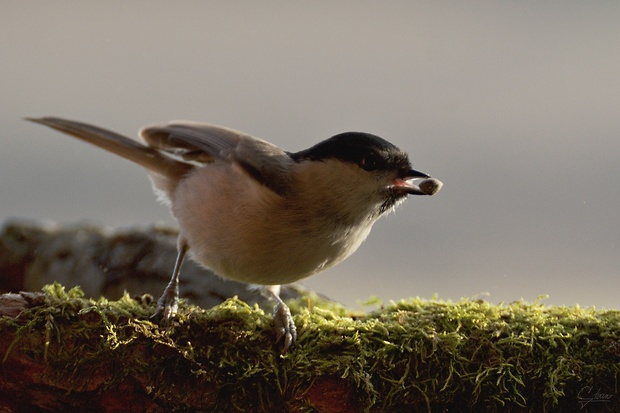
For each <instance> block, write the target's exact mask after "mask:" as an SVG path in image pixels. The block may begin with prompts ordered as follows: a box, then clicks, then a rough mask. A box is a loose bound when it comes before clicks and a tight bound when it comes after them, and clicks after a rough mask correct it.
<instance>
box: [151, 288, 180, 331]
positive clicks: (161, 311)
mask: <svg viewBox="0 0 620 413" xmlns="http://www.w3.org/2000/svg"><path fill="white" fill-rule="evenodd" d="M169 287H170V285H168V287H166V289H165V290H164V293H163V294H162V296H161V297H160V298H159V300H158V301H157V309H156V310H155V313H153V315H152V316H151V320H161V321H162V322H163V324H164V325H167V324H169V323H170V321H171V320H172V319H173V318H174V317H175V316H176V315H177V311H178V310H179V289H178V287H177V288H174V287H172V288H169Z"/></svg>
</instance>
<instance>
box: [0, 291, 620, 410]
mask: <svg viewBox="0 0 620 413" xmlns="http://www.w3.org/2000/svg"><path fill="white" fill-rule="evenodd" d="M289 304H290V306H291V309H292V311H293V313H294V319H295V322H296V324H297V328H298V331H299V339H298V342H297V344H296V346H295V347H293V348H292V349H291V350H290V351H289V352H288V353H286V354H281V343H275V342H274V337H275V335H274V333H273V331H272V327H271V317H270V316H269V314H265V313H264V312H263V311H262V310H261V309H260V308H259V307H258V306H249V305H247V304H245V303H244V302H242V301H240V300H238V299H236V298H234V299H230V300H227V301H226V302H224V303H223V304H221V305H219V306H217V307H214V308H212V309H210V310H205V309H202V308H200V307H196V306H192V305H189V304H187V303H185V302H184V303H182V305H181V308H180V314H179V316H178V318H177V319H176V321H175V322H174V323H173V324H172V325H170V326H167V327H162V326H160V325H158V324H156V323H154V322H152V321H151V320H150V319H149V316H150V315H151V314H152V313H153V311H154V303H153V302H151V300H149V299H148V296H145V297H135V298H132V297H130V296H128V295H124V296H123V297H122V298H121V299H119V300H117V301H108V300H106V299H103V298H102V299H99V300H92V299H86V298H84V297H83V293H82V292H81V290H80V289H78V288H73V289H71V290H69V291H66V290H65V289H64V287H62V286H61V285H59V284H54V285H50V286H47V287H46V288H44V290H43V292H42V293H21V294H8V295H4V296H2V298H1V299H0V309H2V310H3V313H4V314H5V315H3V316H2V317H0V329H1V333H0V355H1V356H2V364H1V367H2V375H1V377H0V411H2V412H9V411H15V412H26V411H28V412H29V411H63V412H73V411H75V412H78V411H79V412H82V411H88V412H164V411H181V412H183V411H207V412H211V411H213V412H234V411H240V412H262V411H265V412H289V411H291V412H297V411H303V412H313V411H315V412H364V411H368V412H417V411H421V412H427V411H430V412H443V411H445V412H448V411H449V412H466V411H473V412H482V411H484V412H542V411H550V412H551V411H567V412H572V411H580V410H581V411H588V412H593V411H619V410H620V403H619V393H618V378H619V374H620V312H619V311H616V310H611V311H600V310H599V311H597V310H594V309H591V308H585V309H584V308H579V307H551V306H544V305H542V304H540V303H533V304H527V303H524V302H515V303H511V304H504V305H494V304H490V303H488V302H484V301H478V300H462V301H458V302H446V301H437V300H431V301H426V300H421V299H410V300H407V301H400V302H397V303H392V304H390V305H387V306H385V307H384V308H382V309H380V310H378V311H376V312H372V313H369V314H354V313H351V312H350V311H348V310H346V309H344V308H342V307H340V306H338V305H336V304H334V303H332V302H328V301H322V300H321V299H320V298H318V297H317V296H315V295H309V296H307V297H305V298H303V299H300V300H293V301H290V302H289Z"/></svg>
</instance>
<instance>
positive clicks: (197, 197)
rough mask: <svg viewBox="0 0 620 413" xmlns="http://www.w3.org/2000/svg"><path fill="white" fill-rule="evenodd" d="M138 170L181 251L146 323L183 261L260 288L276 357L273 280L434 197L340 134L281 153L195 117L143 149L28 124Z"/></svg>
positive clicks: (84, 132) (397, 165) (285, 319)
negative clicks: (163, 208) (414, 202)
mask: <svg viewBox="0 0 620 413" xmlns="http://www.w3.org/2000/svg"><path fill="white" fill-rule="evenodd" d="M28 120H30V121H33V122H36V123H40V124H42V125H46V126H49V127H51V128H53V129H56V130H59V131H61V132H64V133H66V134H69V135H72V136H74V137H76V138H78V139H81V140H83V141H86V142H88V143H91V144H93V145H96V146H98V147H100V148H102V149H105V150H107V151H110V152H112V153H115V154H117V155H119V156H122V157H123V158H126V159H129V160H130V161H133V162H135V163H137V164H139V165H140V166H142V167H143V168H145V169H146V171H147V173H148V175H149V177H150V179H151V181H152V183H153V188H154V191H155V192H156V194H157V195H158V197H159V200H160V201H162V202H163V203H164V204H166V205H168V206H169V208H170V210H171V212H172V214H173V215H174V217H175V218H176V220H177V221H178V223H179V227H180V232H179V237H178V242H177V247H178V256H177V260H176V263H175V266H174V269H173V271H172V278H171V280H170V283H169V284H168V286H167V287H166V289H165V290H164V293H163V295H162V296H161V298H160V299H159V301H158V306H157V310H156V313H155V314H154V317H158V318H159V317H161V318H162V319H163V321H164V322H168V321H169V320H170V319H171V318H173V317H174V316H175V315H176V312H177V309H178V301H179V272H180V268H181V264H182V263H183V260H184V258H185V256H186V253H187V252H189V253H190V255H191V256H192V258H193V259H194V260H195V261H197V262H198V263H200V264H202V265H203V266H205V267H207V268H209V269H211V270H212V271H213V272H215V273H216V274H218V275H220V276H221V277H223V278H227V279H232V280H237V281H242V282H246V283H249V284H258V285H261V286H262V287H261V288H262V290H263V292H264V294H265V295H267V296H269V297H271V298H272V299H273V300H275V302H276V306H275V310H274V316H273V317H274V327H275V330H276V337H277V341H279V340H281V339H284V351H286V350H287V349H288V348H289V347H290V346H291V345H292V344H294V342H295V340H296V327H295V324H294V322H293V319H292V317H291V313H290V311H289V309H288V307H287V306H286V305H285V304H284V302H283V301H282V300H281V299H280V297H279V289H280V287H279V286H280V284H288V283H291V282H294V281H297V280H300V279H302V278H306V277H309V276H311V275H313V274H316V273H318V272H320V271H322V270H324V269H326V268H329V267H331V266H333V265H336V264H338V263H339V262H341V261H342V260H344V259H345V258H347V257H348V256H350V255H351V254H352V253H353V252H355V250H357V248H358V247H359V246H360V244H361V243H362V242H363V241H364V240H365V239H366V237H367V236H368V234H369V232H370V229H371V228H372V225H373V224H374V223H375V222H376V221H377V219H379V218H380V217H381V216H382V215H385V214H386V213H388V212H389V211H392V210H393V209H394V208H395V207H396V206H397V205H398V204H400V203H401V202H402V201H403V200H404V199H405V198H406V197H407V195H433V194H435V193H436V192H437V191H439V190H440V189H441V186H442V183H441V182H440V181H438V180H436V179H434V178H431V177H430V176H429V175H427V174H425V173H422V172H418V171H416V170H414V169H412V167H411V164H410V162H409V159H408V157H407V155H406V154H405V152H403V151H401V150H400V149H398V148H397V147H396V146H394V145H392V144H391V143H389V142H387V141H386V140H384V139H382V138H380V137H378V136H375V135H371V134H368V133H361V132H347V133H342V134H339V135H336V136H333V137H331V138H329V139H327V140H324V141H322V142H320V143H318V144H316V145H314V146H312V147H311V148H309V149H305V150H302V151H299V152H287V151H285V150H283V149H281V148H279V147H278V146H276V145H273V144H271V143H269V142H266V141H264V140H261V139H258V138H255V137H252V136H250V135H247V134H245V133H242V132H239V131H236V130H233V129H229V128H225V127H221V126H216V125H212V124H208V123H198V122H187V121H179V122H170V123H168V124H165V125H156V126H149V127H146V128H144V129H142V130H141V131H140V135H141V137H142V139H143V140H144V142H145V144H143V143H139V142H137V141H135V140H133V139H129V138H127V137H125V136H122V135H119V134H117V133H114V132H111V131H109V130H106V129H102V128H99V127H96V126H93V125H89V124H86V123H81V122H75V121H71V120H65V119H60V118H54V117H44V118H38V119H34V118H28Z"/></svg>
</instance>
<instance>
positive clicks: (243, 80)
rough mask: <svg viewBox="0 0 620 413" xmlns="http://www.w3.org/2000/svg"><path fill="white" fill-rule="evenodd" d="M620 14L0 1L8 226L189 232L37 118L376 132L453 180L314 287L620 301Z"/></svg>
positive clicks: (287, 133) (128, 168)
mask: <svg viewBox="0 0 620 413" xmlns="http://www.w3.org/2000/svg"><path fill="white" fill-rule="evenodd" d="M619 21H620V3H618V2H617V1H597V2H582V1H564V2H536V1H519V2H447V1H435V0H433V1H402V2H400V1H390V2H365V1H355V2H353V1H351V2H349V1H338V2H274V1H264V2H226V1H221V2H199V1H186V2H161V1H134V2H125V1H106V2H88V1H86V2H78V1H54V2H34V1H23V2H10V1H0V87H1V89H0V90H1V97H0V125H1V128H2V130H1V133H0V142H1V144H2V150H1V151H0V220H5V219H7V218H10V217H16V216H18V217H30V218H36V219H52V220H60V221H66V222H75V221H81V220H88V221H94V222H98V223H101V224H104V225H110V226H131V225H148V224H149V223H152V222H156V221H165V222H168V223H171V224H172V223H173V220H172V219H171V218H170V217H169V214H168V212H167V210H166V208H165V207H163V206H161V205H158V204H157V203H156V202H155V197H154V196H153V194H152V192H151V188H150V183H149V181H148V179H147V178H146V175H145V173H143V172H142V171H141V170H140V168H138V167H136V166H134V165H132V164H130V163H129V162H127V161H125V160H123V159H120V158H116V157H115V156H113V155H111V154H108V153H105V152H103V151H101V150H99V149H97V148H94V147H90V146H88V145H86V144H84V143H81V142H79V141H77V140H75V139H72V138H70V137H67V136H62V135H61V134H59V133H57V132H54V131H52V130H49V129H46V128H43V127H41V126H38V125H34V124H31V123H28V122H25V121H23V120H22V117H24V116H43V115H56V116H63V117H68V118H72V119H76V120H82V121H86V122H91V123H94V124H97V125H100V126H103V127H107V128H110V129H113V130H115V131H118V132H122V133H125V134H127V135H129V136H132V137H134V136H136V132H137V130H138V129H139V128H140V127H142V126H144V125H147V124H150V123H158V122H162V121H167V120H172V119H191V120H203V121H209V122H213V123H218V124H221V125H225V126H229V127H233V128H236V129H239V130H242V131H245V132H247V133H250V134H253V135H255V136H258V137H261V138H264V139H267V140H269V141H271V142H274V143H276V144H278V145H280V146H282V147H284V148H286V149H288V150H291V151H296V150H300V149H303V148H306V147H308V146H310V145H312V144H314V143H316V142H318V141H319V140H322V139H325V138H327V137H329V136H331V135H334V134H336V133H339V132H343V131H349V130H358V131H366V132H371V133H375V134H378V135H380V136H382V137H384V138H386V139H388V140H390V141H392V142H393V143H395V144H396V145H398V146H400V147H402V148H403V149H405V150H406V151H407V152H409V154H410V156H411V159H412V161H413V165H414V167H415V168H416V169H419V170H423V171H425V172H428V173H430V174H432V175H433V176H435V177H437V178H439V179H440V180H442V181H443V182H444V184H445V186H444V188H443V190H442V191H441V192H440V193H439V194H438V195H436V196H434V197H412V198H410V199H409V200H408V201H407V202H406V203H405V204H404V205H402V206H401V207H400V208H399V209H398V210H397V212H396V213H395V214H392V215H390V216H389V217H387V218H386V219H383V220H382V221H380V222H378V223H377V225H375V227H374V230H373V233H372V234H371V235H370V237H369V239H368V240H367V241H366V242H365V243H364V244H363V245H362V247H361V248H360V249H359V250H358V252H357V254H355V255H353V256H352V257H351V258H350V259H349V260H348V261H346V262H345V263H343V264H341V265H339V266H337V267H335V268H333V269H331V270H329V271H326V272H324V273H321V274H319V275H316V276H314V277H312V278H310V279H308V280H306V282H305V283H306V285H308V286H310V287H312V288H315V289H317V290H319V291H320V292H322V293H325V294H327V295H328V296H331V297H333V298H335V299H338V300H340V301H342V302H344V303H345V304H348V305H352V306H356V305H357V304H356V303H357V301H358V300H366V299H367V298H369V297H370V296H371V295H376V296H378V297H380V298H382V299H383V300H390V299H399V298H405V297H410V296H421V297H425V298H431V297H432V296H433V295H434V294H437V295H438V296H439V298H443V299H452V300H458V299H459V298H461V297H472V296H478V295H479V294H481V293H486V292H488V293H489V294H490V295H489V296H488V297H486V296H485V298H487V299H488V300H490V301H492V302H499V301H507V302H509V301H513V300H518V299H520V298H524V299H526V300H528V301H533V300H535V299H536V297H537V296H539V295H542V294H548V295H549V296H550V298H548V299H547V300H545V301H544V302H545V303H548V304H566V305H572V304H575V303H579V304H580V305H584V306H591V305H595V306H596V307H597V308H601V307H606V308H610V307H615V308H618V307H620V299H619V290H620V276H619V275H620V182H619V180H620V24H618V22H619ZM162 287H163V286H162Z"/></svg>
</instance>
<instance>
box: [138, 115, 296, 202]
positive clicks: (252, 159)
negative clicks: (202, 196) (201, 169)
mask: <svg viewBox="0 0 620 413" xmlns="http://www.w3.org/2000/svg"><path fill="white" fill-rule="evenodd" d="M140 135H141V136H142V138H143V139H144V141H145V142H146V143H147V144H148V145H149V146H150V147H152V148H155V149H158V150H161V151H165V152H168V153H171V154H174V155H176V156H180V157H182V158H183V159H184V160H186V161H193V162H198V163H202V164H207V163H211V162H218V161H219V162H230V163H236V164H237V165H239V166H240V167H241V168H242V169H243V170H245V172H246V173H247V174H248V175H249V176H251V177H252V178H254V179H255V180H256V181H258V182H259V183H261V184H262V185H264V186H266V187H267V188H269V189H271V190H272V191H274V192H275V193H277V194H279V195H285V194H286V193H287V191H288V190H289V189H290V187H291V177H290V167H291V165H292V164H293V163H294V161H293V160H292V158H291V157H290V156H289V155H288V154H287V153H286V152H285V151H284V150H282V149H281V148H279V147H278V146H276V145H273V144H271V143H269V142H266V141H263V140H261V139H258V138H255V137H252V136H250V135H247V134H245V133H243V132H239V131H236V130H234V129H230V128H225V127H222V126H217V125H213V124H209V123H199V122H188V121H176V122H170V123H168V124H166V125H159V126H149V127H146V128H144V129H142V130H141V131H140Z"/></svg>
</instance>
